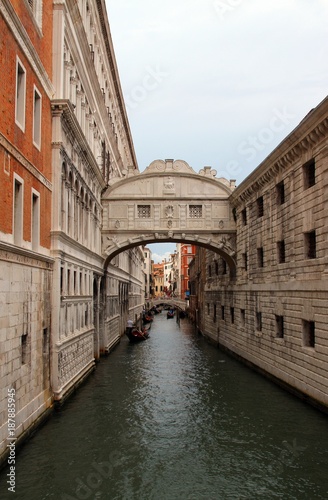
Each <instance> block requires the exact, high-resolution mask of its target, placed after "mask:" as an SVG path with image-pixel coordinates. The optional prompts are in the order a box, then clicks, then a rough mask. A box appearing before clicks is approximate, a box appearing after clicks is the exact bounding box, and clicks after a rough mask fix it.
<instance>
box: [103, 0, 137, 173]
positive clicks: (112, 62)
mask: <svg viewBox="0 0 328 500" xmlns="http://www.w3.org/2000/svg"><path fill="white" fill-rule="evenodd" d="M96 5H97V8H98V15H99V21H100V25H101V29H102V35H103V38H104V42H105V46H106V49H107V57H108V61H109V66H110V70H111V73H112V78H113V83H114V86H115V90H116V97H117V100H118V103H119V107H120V111H121V115H122V120H123V123H124V128H125V131H126V138H127V141H128V144H129V149H130V155H131V158H132V160H133V164H134V167H135V168H136V169H137V168H138V167H137V158H136V155H135V151H134V145H133V141H132V134H131V130H130V125H129V121H128V117H127V112H126V108H125V103H124V98H123V92H122V88H121V84H120V80H119V73H118V68H117V65H116V58H115V53H114V49H113V42H112V38H111V34H110V27H109V23H108V16H107V10H106V5H105V2H104V0H96Z"/></svg>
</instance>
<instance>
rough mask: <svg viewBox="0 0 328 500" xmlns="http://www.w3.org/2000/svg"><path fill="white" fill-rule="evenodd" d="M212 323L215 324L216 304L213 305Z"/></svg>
mask: <svg viewBox="0 0 328 500" xmlns="http://www.w3.org/2000/svg"><path fill="white" fill-rule="evenodd" d="M213 322H214V323H215V322H216V304H214V311H213Z"/></svg>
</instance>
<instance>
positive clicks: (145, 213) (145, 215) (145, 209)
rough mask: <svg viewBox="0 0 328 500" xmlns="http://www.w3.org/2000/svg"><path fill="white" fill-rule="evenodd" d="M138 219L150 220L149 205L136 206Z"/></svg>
mask: <svg viewBox="0 0 328 500" xmlns="http://www.w3.org/2000/svg"><path fill="white" fill-rule="evenodd" d="M138 219H150V205H138Z"/></svg>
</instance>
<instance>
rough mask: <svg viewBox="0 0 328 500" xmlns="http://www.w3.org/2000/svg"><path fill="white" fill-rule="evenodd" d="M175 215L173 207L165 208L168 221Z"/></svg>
mask: <svg viewBox="0 0 328 500" xmlns="http://www.w3.org/2000/svg"><path fill="white" fill-rule="evenodd" d="M173 215H174V207H173V205H167V207H165V217H166V218H167V219H170V218H172V217H173Z"/></svg>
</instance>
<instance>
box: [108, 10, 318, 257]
mask: <svg viewBox="0 0 328 500" xmlns="http://www.w3.org/2000/svg"><path fill="white" fill-rule="evenodd" d="M107 11H108V17H109V24H110V27H111V33H112V38H113V43H114V48H115V54H116V60H117V64H118V68H119V72H120V79H121V85H122V89H123V94H124V97H125V102H126V108H127V112H128V116H129V121H130V127H131V131H132V137H133V140H134V146H135V151H136V155H137V159H138V165H139V169H140V170H141V171H142V170H144V169H145V168H146V167H147V166H148V165H149V164H150V163H151V162H152V161H153V160H156V159H166V158H172V159H182V160H185V161H187V163H189V165H190V166H191V167H192V168H193V169H194V170H195V171H196V172H198V171H199V170H200V169H201V168H202V167H204V166H206V165H210V166H211V167H212V168H214V169H215V170H217V175H218V176H219V177H221V176H223V177H226V178H228V179H236V180H237V185H238V184H240V183H241V181H242V180H243V179H245V177H247V175H248V174H249V173H250V172H251V171H252V170H254V168H256V167H257V166H258V165H259V164H260V162H261V161H262V160H263V159H264V158H265V157H266V156H267V155H268V154H269V153H270V152H271V151H272V150H273V149H274V148H275V147H276V146H277V145H278V144H279V143H280V142H281V141H282V140H283V138H284V137H286V135H287V134H288V133H289V132H290V131H291V130H293V129H294V128H295V127H296V126H297V124H298V123H299V122H300V121H301V120H302V118H303V117H304V116H305V115H306V114H307V113H308V112H309V111H310V110H311V109H312V108H313V107H315V106H317V105H318V104H319V102H320V101H321V100H322V99H323V98H324V97H325V96H326V95H327V79H328V77H327V75H328V53H327V52H328V50H327V48H328V40H327V38H328V35H327V33H328V28H327V20H328V0H165V1H163V0H161V1H159V0H107ZM160 248H163V249H164V246H163V247H160ZM167 248H168V247H167ZM172 248H173V250H174V245H173V246H172ZM159 253H162V252H159Z"/></svg>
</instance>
